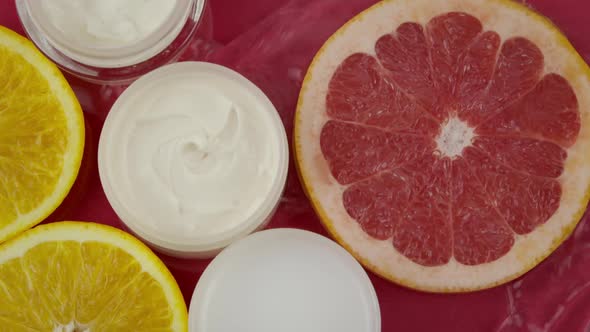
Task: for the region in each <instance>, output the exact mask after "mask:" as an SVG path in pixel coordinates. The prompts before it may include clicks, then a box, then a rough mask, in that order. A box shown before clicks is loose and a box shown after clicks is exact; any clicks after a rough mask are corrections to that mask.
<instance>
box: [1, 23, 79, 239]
mask: <svg viewBox="0 0 590 332" xmlns="http://www.w3.org/2000/svg"><path fill="white" fill-rule="evenodd" d="M83 150H84V117H83V115H82V110H81V108H80V104H79V103H78V100H77V99H76V96H75V95H74V93H73V91H72V89H71V88H70V86H69V85H68V83H67V82H66V80H65V79H64V77H63V75H62V74H61V72H60V71H59V70H58V69H57V67H56V66H55V65H54V64H53V63H51V62H50V61H49V60H47V59H46V58H45V57H44V56H43V55H42V54H41V53H40V52H39V51H37V49H36V48H35V47H34V46H33V44H32V43H31V42H30V41H28V40H27V39H26V38H24V37H22V36H20V35H18V34H17V33H15V32H13V31H11V30H8V29H6V28H4V27H2V26H0V243H1V242H3V241H5V240H6V239H7V238H9V237H12V236H14V235H15V234H18V233H20V232H22V231H23V230H25V229H27V228H30V227H31V226H34V225H35V224H37V223H39V222H40V221H42V220H43V219H44V218H45V217H47V216H49V215H50V214H51V212H53V211H54V210H55V209H56V208H57V207H58V206H59V204H60V203H61V202H62V201H63V200H64V198H65V197H66V195H67V194H68V192H69V190H70V188H71V187H72V185H73V183H74V181H75V179H76V176H77V174H78V169H79V168H80V163H81V160H82V154H83Z"/></svg>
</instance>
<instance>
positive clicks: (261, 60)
mask: <svg viewBox="0 0 590 332" xmlns="http://www.w3.org/2000/svg"><path fill="white" fill-rule="evenodd" d="M374 2H375V1H374V0H347V1H342V0H291V1H288V0H256V1H254V0H252V1H238V0H211V7H212V13H213V15H212V16H213V17H212V20H211V22H212V25H213V33H214V38H215V40H216V41H215V42H211V41H203V40H195V42H194V43H193V44H192V45H191V47H190V49H189V50H188V52H187V54H186V55H185V56H184V59H205V60H208V61H212V62H217V63H220V64H223V65H226V66H229V67H231V68H233V69H235V70H237V71H239V72H241V73H242V74H244V75H246V76H247V77H248V78H249V79H251V80H252V81H254V82H255V83H256V84H257V85H258V86H259V87H260V88H262V89H263V90H264V91H265V92H266V93H267V95H268V96H269V97H270V98H271V100H272V101H273V103H274V104H275V106H276V107H277V109H278V110H279V112H280V114H281V116H282V118H283V121H284V123H285V126H286V128H287V131H288V132H289V133H290V132H291V130H292V118H293V113H294V110H295V104H296V99H297V96H298V93H299V89H300V87H301V83H302V80H303V76H304V75H305V71H306V69H307V66H308V64H309V62H310V61H311V58H312V57H313V55H314V54H315V52H316V51H317V50H318V49H319V47H320V46H321V45H322V43H323V42H324V41H325V40H326V39H327V38H328V37H329V36H330V35H331V34H332V33H333V32H334V31H335V30H336V29H337V28H338V27H339V26H341V25H342V24H343V23H344V22H345V21H346V20H348V19H349V18H351V17H352V16H354V15H355V14H356V13H358V12H360V11H361V10H363V9H365V8H367V7H368V6H369V5H371V4H372V3H374ZM527 3H528V4H529V5H530V6H532V7H534V8H535V9H537V10H539V11H540V12H542V13H544V14H545V15H547V16H549V17H550V18H551V19H552V20H553V21H554V22H555V23H556V24H557V25H558V26H559V27H560V28H561V29H562V30H563V31H564V33H565V34H566V35H567V36H568V37H569V38H570V40H571V41H572V43H573V44H574V46H575V47H576V48H577V49H578V51H579V53H580V54H581V55H582V56H583V57H584V58H585V60H586V61H587V62H590V38H588V35H589V34H590V21H588V19H587V15H588V14H587V13H588V12H590V2H588V1H586V0H561V1H554V0H528V1H527ZM229 6H234V7H239V9H232V10H231V11H226V8H228V7H229ZM230 13H232V14H230ZM0 24H1V25H4V26H7V27H9V28H12V29H14V30H16V31H19V32H21V33H22V29H21V27H20V25H19V23H18V19H17V17H16V11H15V8H14V3H13V1H12V0H3V1H2V2H1V3H0ZM393 28H394V27H392V29H393ZM69 79H70V82H71V84H72V86H73V87H74V89H75V91H76V93H77V95H78V97H79V99H80V101H81V103H82V105H83V108H84V110H85V115H86V119H87V124H88V126H87V127H88V131H87V133H88V134H87V151H86V152H87V153H86V156H85V160H84V165H83V168H82V172H81V175H80V177H79V179H78V182H77V184H76V186H75V188H74V189H73V191H72V194H71V195H70V196H69V197H68V199H67V200H66V201H65V202H64V204H63V205H62V207H60V209H59V210H58V211H56V214H55V215H54V216H53V217H52V218H51V219H52V220H58V219H70V220H88V221H95V222H100V223H104V224H109V225H114V226H117V227H122V226H121V223H120V221H119V220H118V218H117V216H116V215H115V213H114V212H113V210H112V209H111V207H110V206H109V204H108V202H107V200H106V198H105V196H104V193H103V191H102V188H101V186H100V182H99V179H98V171H97V166H96V146H97V142H98V137H99V134H100V129H101V126H102V122H103V121H104V118H105V116H106V114H107V112H108V109H109V107H110V105H111V104H112V102H113V100H114V99H115V98H116V97H117V96H118V94H120V92H121V91H123V89H124V88H123V87H99V86H93V85H90V84H86V83H83V82H80V81H78V80H76V79H74V78H71V77H69ZM588 219H589V218H588V216H586V217H585V218H584V220H582V222H581V223H580V225H579V226H578V228H577V229H576V231H575V232H574V234H573V235H572V236H571V238H570V239H569V240H568V241H566V242H565V243H564V244H563V245H562V246H561V247H560V248H559V249H558V250H557V251H556V252H555V253H554V254H553V255H551V256H550V257H549V258H548V259H547V260H546V261H545V262H543V263H542V264H540V265H539V266H538V267H537V268H535V269H534V270H533V271H531V272H530V273H528V274H526V275H525V276H524V277H522V278H520V279H518V280H516V281H514V282H512V283H509V284H507V285H504V286H501V287H497V288H494V289H491V290H487V291H482V292H477V293H472V294H461V295H434V294H425V293H418V292H414V291H412V290H408V289H404V288H402V287H399V286H396V285H394V284H391V283H389V282H386V281H384V280H382V279H380V278H378V277H376V276H374V275H372V274H369V275H370V276H371V279H372V281H373V284H374V285H375V288H376V290H377V293H378V297H379V301H380V304H381V312H382V313H381V315H382V320H383V324H382V325H383V331H384V332H393V331H502V332H506V331H531V332H537V331H551V332H552V331H572V332H578V331H590V270H589V268H588V266H589V265H590V224H589V222H588ZM270 227H296V228H303V229H308V230H311V231H315V232H318V233H321V234H325V233H324V231H323V230H322V228H321V226H320V224H319V221H318V220H317V218H316V217H315V215H314V213H313V211H312V210H311V207H310V205H309V203H308V202H307V200H306V198H305V196H304V194H303V192H302V190H301V187H300V185H299V181H298V179H297V176H296V174H295V172H294V169H293V167H291V173H290V176H289V180H288V186H287V190H286V193H285V197H284V199H283V202H282V204H281V206H280V208H279V211H278V212H277V214H276V217H275V218H274V220H273V221H272V223H271V225H270ZM162 258H163V260H164V261H165V262H166V264H167V265H168V267H169V268H170V270H171V271H172V273H173V274H174V275H175V277H176V278H177V280H178V282H179V284H180V286H181V288H182V290H183V292H184V295H185V298H186V300H187V303H188V302H189V301H190V296H191V294H192V290H193V288H194V286H195V284H196V282H197V281H198V279H199V276H200V274H201V273H202V271H203V270H204V268H205V267H206V266H207V263H208V262H207V261H185V260H179V259H173V258H168V257H162ZM335 278H337V276H335ZM327 309H329V308H327ZM359 332H362V331H359Z"/></svg>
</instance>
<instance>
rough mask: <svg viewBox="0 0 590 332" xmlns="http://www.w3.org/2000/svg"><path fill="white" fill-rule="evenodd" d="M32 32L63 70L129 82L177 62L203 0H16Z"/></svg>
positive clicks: (100, 80) (101, 79)
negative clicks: (159, 67) (155, 69)
mask: <svg viewBox="0 0 590 332" xmlns="http://www.w3.org/2000/svg"><path fill="white" fill-rule="evenodd" d="M16 4H17V10H18V13H19V17H20V19H21V22H22V23H23V26H24V27H25V31H26V32H27V34H28V36H29V37H30V38H31V40H33V42H35V44H36V45H37V46H38V47H39V48H40V49H41V50H42V51H43V52H44V53H45V54H46V55H47V56H48V57H49V58H51V59H52V60H53V61H54V62H56V63H57V64H58V65H59V66H60V67H61V68H62V69H64V70H66V71H68V72H70V73H72V74H74V75H77V76H80V77H81V78H83V79H87V80H90V81H93V82H97V83H110V82H111V81H116V82H114V83H117V84H120V83H127V82H128V81H131V80H133V79H135V78H136V77H139V76H141V75H143V74H145V73H147V72H149V71H150V70H152V69H154V68H157V67H158V66H161V65H164V64H167V63H170V62H172V61H174V60H175V59H176V58H177V56H178V55H179V53H180V52H181V51H182V50H183V49H184V47H185V46H186V45H187V44H188V42H189V40H190V39H191V37H192V36H193V34H194V33H195V31H196V29H197V27H198V26H199V23H200V20H201V16H202V14H203V11H204V9H205V5H206V1H205V0H77V1H72V0H51V1H40V0H16Z"/></svg>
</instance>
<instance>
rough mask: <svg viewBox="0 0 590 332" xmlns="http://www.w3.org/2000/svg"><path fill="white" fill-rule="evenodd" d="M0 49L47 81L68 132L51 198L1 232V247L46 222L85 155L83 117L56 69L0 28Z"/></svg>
mask: <svg viewBox="0 0 590 332" xmlns="http://www.w3.org/2000/svg"><path fill="white" fill-rule="evenodd" d="M0 45H3V46H5V47H7V48H9V49H10V50H11V51H12V52H15V53H17V54H19V55H20V56H22V58H23V59H24V60H26V61H27V62H29V64H30V65H32V66H33V67H35V69H37V70H38V71H39V72H40V73H41V76H42V77H44V78H45V79H46V80H47V83H48V84H49V86H50V87H51V90H52V92H53V95H54V96H55V97H56V98H57V100H59V102H60V105H61V106H62V108H63V111H64V112H65V118H66V119H67V121H68V123H67V128H68V138H67V139H68V144H71V146H69V148H68V149H67V153H66V154H65V155H64V163H63V169H62V173H61V176H60V177H59V180H58V181H57V183H56V185H55V188H54V190H53V193H52V195H51V196H49V197H46V198H45V200H44V201H43V203H42V204H40V205H39V206H37V208H36V209H34V210H32V211H31V212H29V213H27V214H23V215H21V216H19V217H18V219H17V220H16V221H15V222H12V223H10V224H9V225H7V226H5V227H2V228H0V243H2V242H3V241H5V240H7V239H9V238H11V237H13V236H15V235H17V234H19V233H21V232H22V231H24V230H26V229H29V228H31V227H33V226H35V225H37V224H39V223H40V222H41V221H43V220H44V219H45V218H47V217H48V216H49V215H50V214H51V213H52V212H53V211H55V210H56V209H57V207H58V206H59V205H60V204H61V203H62V202H63V201H64V199H65V198H66V196H67V195H68V193H69V191H70V189H71V188H72V186H73V185H74V182H75V181H76V178H77V176H78V172H79V169H80V165H81V163H82V156H83V154H84V137H85V127H84V115H83V112H82V107H81V106H80V103H79V102H78V99H77V97H76V95H75V94H74V91H73V90H72V88H71V87H70V85H69V84H68V82H67V81H66V79H65V78H64V76H63V74H62V73H61V71H60V70H59V69H58V68H57V66H56V65H55V64H54V63H53V62H51V61H50V60H48V59H47V58H46V57H45V56H43V54H42V53H41V52H39V51H38V50H37V48H36V47H35V46H34V44H33V43H32V42H31V41H29V40H28V39H26V38H25V37H23V36H21V35H19V34H18V33H16V32H14V31H12V30H10V29H7V28H5V27H2V26H0Z"/></svg>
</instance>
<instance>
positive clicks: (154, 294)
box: [0, 222, 188, 332]
mask: <svg viewBox="0 0 590 332" xmlns="http://www.w3.org/2000/svg"><path fill="white" fill-rule="evenodd" d="M0 308H2V310H1V311H0V326H2V330H3V331H14V332H19V331H23V332H28V331H60V332H65V331H162V332H164V331H178V332H183V331H187V330H188V317H187V310H186V305H185V303H184V299H183V298H182V294H181V293H180V289H179V288H178V285H177V284H176V281H175V280H174V278H173V277H172V275H171V274H170V272H169V271H168V269H167V268H166V267H165V266H164V264H163V263H162V262H161V261H160V259H158V257H157V256H156V255H154V254H153V253H152V252H151V251H150V249H148V248H147V247H146V246H145V245H144V244H143V243H141V242H140V241H139V240H137V239H135V238H133V237H132V236H130V235H129V234H127V233H125V232H123V231H120V230H118V229H115V228H112V227H108V226H104V225H99V224H93V223H80V222H59V223H53V224H48V225H42V226H38V227H36V228H34V229H32V230H29V231H27V232H25V233H23V234H22V235H21V236H19V237H17V238H15V239H12V240H10V241H8V242H6V243H4V244H3V245H0Z"/></svg>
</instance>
